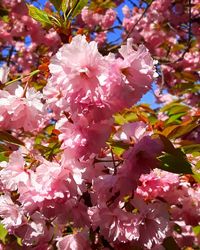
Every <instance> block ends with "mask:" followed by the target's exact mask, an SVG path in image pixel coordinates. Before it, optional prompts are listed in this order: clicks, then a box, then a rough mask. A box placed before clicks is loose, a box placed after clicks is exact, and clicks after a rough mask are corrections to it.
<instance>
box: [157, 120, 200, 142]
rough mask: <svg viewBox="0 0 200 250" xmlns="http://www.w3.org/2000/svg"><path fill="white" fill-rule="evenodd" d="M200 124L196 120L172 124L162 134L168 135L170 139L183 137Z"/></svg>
mask: <svg viewBox="0 0 200 250" xmlns="http://www.w3.org/2000/svg"><path fill="white" fill-rule="evenodd" d="M199 126H200V125H199V124H197V122H196V121H195V120H193V121H190V123H189V122H188V123H187V124H180V125H172V126H170V127H167V128H165V129H164V130H163V132H162V134H163V135H165V136H167V137H168V138H170V139H176V138H178V137H181V136H183V135H185V134H188V133H189V132H191V131H192V130H193V129H195V128H197V127H199Z"/></svg>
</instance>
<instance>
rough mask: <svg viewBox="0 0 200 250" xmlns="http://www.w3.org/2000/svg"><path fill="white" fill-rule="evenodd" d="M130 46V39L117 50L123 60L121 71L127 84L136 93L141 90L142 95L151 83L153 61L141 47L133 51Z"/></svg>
mask: <svg viewBox="0 0 200 250" xmlns="http://www.w3.org/2000/svg"><path fill="white" fill-rule="evenodd" d="M132 44H133V41H132V39H128V41H127V45H122V46H121V49H120V50H119V53H120V54H121V55H122V57H123V58H124V60H123V61H122V64H121V69H122V72H123V73H124V75H125V76H126V78H127V80H128V82H129V84H130V85H131V86H132V87H133V88H135V90H136V91H137V90H140V89H143V91H142V92H143V93H142V94H144V92H146V91H147V90H148V88H149V87H150V84H151V83H152V79H153V75H154V70H153V69H154V66H153V59H152V58H151V56H150V54H149V52H148V50H147V49H146V48H145V47H144V46H143V45H141V46H139V48H138V50H137V51H135V50H133V48H132ZM145 89H146V91H145Z"/></svg>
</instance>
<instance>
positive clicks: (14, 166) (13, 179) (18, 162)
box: [0, 151, 31, 191]
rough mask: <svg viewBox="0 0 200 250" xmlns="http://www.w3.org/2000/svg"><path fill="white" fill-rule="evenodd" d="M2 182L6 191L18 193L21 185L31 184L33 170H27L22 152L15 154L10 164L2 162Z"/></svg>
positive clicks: (10, 158)
mask: <svg viewBox="0 0 200 250" xmlns="http://www.w3.org/2000/svg"><path fill="white" fill-rule="evenodd" d="M0 165H1V167H3V169H2V170H1V171H0V180H1V182H2V183H3V186H4V188H5V189H8V190H10V191H16V190H17V189H18V187H19V186H20V184H24V185H28V184H29V183H30V173H31V170H26V169H25V162H24V159H23V156H22V154H21V152H20V151H15V152H13V153H12V154H11V155H10V157H9V162H8V163H6V162H1V164H0Z"/></svg>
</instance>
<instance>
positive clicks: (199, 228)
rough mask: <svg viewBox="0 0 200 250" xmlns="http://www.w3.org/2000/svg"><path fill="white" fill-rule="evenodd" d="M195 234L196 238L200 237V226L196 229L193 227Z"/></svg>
mask: <svg viewBox="0 0 200 250" xmlns="http://www.w3.org/2000/svg"><path fill="white" fill-rule="evenodd" d="M192 229H193V232H194V234H195V235H196V236H198V235H199V234H200V226H196V227H193V228H192Z"/></svg>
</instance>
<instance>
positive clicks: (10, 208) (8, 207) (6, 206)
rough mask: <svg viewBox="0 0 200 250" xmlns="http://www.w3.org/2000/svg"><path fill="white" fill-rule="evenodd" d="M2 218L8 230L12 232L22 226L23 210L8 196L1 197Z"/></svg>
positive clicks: (0, 212)
mask: <svg viewBox="0 0 200 250" xmlns="http://www.w3.org/2000/svg"><path fill="white" fill-rule="evenodd" d="M0 216H1V217H2V218H3V220H2V221H1V222H2V223H3V224H4V225H5V228H6V229H9V230H12V229H13V228H14V227H18V226H20V225H21V224H22V222H23V220H24V217H23V212H22V209H21V208H20V207H19V206H18V205H16V204H14V203H13V201H12V200H11V198H10V196H9V195H8V194H5V195H1V196H0Z"/></svg>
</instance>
